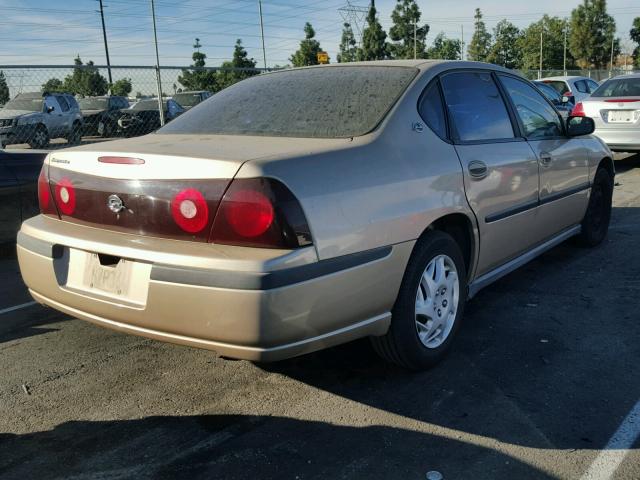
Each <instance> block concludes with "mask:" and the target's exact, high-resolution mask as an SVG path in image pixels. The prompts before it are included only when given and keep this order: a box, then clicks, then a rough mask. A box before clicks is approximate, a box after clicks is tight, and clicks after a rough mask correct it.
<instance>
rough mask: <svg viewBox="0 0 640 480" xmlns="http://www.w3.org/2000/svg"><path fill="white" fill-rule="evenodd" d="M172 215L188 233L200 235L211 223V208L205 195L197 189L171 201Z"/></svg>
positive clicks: (185, 191) (182, 193) (179, 194)
mask: <svg viewBox="0 0 640 480" xmlns="http://www.w3.org/2000/svg"><path fill="white" fill-rule="evenodd" d="M171 215H173V220H174V221H175V222H176V224H177V225H178V226H179V227H180V228H181V229H182V230H184V231H185V232H187V233H198V232H200V231H202V229H204V227H206V226H207V224H208V223H209V207H208V205H207V201H206V200H205V198H204V195H202V193H200V191H198V190H196V189H195V188H188V189H187V190H182V191H181V192H180V193H178V194H177V195H176V196H175V197H173V200H172V201H171Z"/></svg>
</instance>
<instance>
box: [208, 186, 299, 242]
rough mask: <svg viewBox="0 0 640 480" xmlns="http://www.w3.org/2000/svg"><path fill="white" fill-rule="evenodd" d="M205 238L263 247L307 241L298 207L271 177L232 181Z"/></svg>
mask: <svg viewBox="0 0 640 480" xmlns="http://www.w3.org/2000/svg"><path fill="white" fill-rule="evenodd" d="M209 241H211V242H213V243H222V244H227V245H242V246H249V247H263V248H265V247H266V248H297V247H302V246H305V245H310V244H311V234H310V231H309V225H308V223H307V219H306V218H305V216H304V212H303V211H302V207H301V206H300V203H299V202H298V200H297V199H296V198H295V197H294V196H293V194H292V193H291V192H290V191H289V189H288V188H287V187H285V186H284V185H283V184H282V183H280V182H278V181H277V180H274V179H269V178H248V179H244V178H242V179H236V180H233V182H232V183H231V185H230V186H229V188H228V190H227V192H226V193H225V195H224V197H223V198H222V201H221V202H220V207H219V208H218V212H217V213H216V218H215V220H214V222H213V228H212V230H211V236H210V238H209Z"/></svg>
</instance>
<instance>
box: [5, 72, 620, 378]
mask: <svg viewBox="0 0 640 480" xmlns="http://www.w3.org/2000/svg"><path fill="white" fill-rule="evenodd" d="M592 132H593V121H592V120H591V119H589V118H573V119H569V120H568V121H567V122H566V123H565V122H564V121H563V120H562V118H561V117H560V115H559V114H558V112H557V111H556V110H555V109H554V108H553V106H552V105H551V104H550V103H549V102H548V101H547V100H546V99H545V98H544V97H543V96H542V95H541V94H540V92H539V91H538V90H537V89H536V88H535V87H533V86H532V85H531V84H530V83H529V82H528V81H526V80H524V79H523V78H521V77H519V76H517V75H516V74H514V73H513V72H510V71H507V70H504V69H501V68H499V67H495V66H491V65H487V64H480V63H470V62H439V61H393V62H391V61H389V62H373V63H360V64H357V63H356V64H346V65H345V64H342V65H332V66H322V67H313V68H304V69H294V70H286V71H281V72H277V73H270V74H265V75H260V76H256V77H252V78H250V79H247V80H245V81H242V82H240V83H238V84H236V85H234V86H232V87H230V88H228V89H226V90H224V91H222V92H220V93H218V94H216V95H214V96H213V97H212V98H210V99H208V100H206V101H205V102H203V103H201V104H200V105H198V106H196V107H194V108H193V109H191V110H190V111H189V112H187V113H185V114H184V115H183V116H181V117H179V118H178V119H176V120H175V121H173V122H172V123H171V124H169V125H167V126H165V127H164V128H162V129H160V130H159V131H158V132H156V133H154V134H150V135H147V136H145V137H141V138H136V139H129V140H119V141H115V142H109V143H102V144H99V145H88V146H83V147H78V148H73V149H69V150H64V151H59V152H55V153H52V154H51V155H49V157H48V159H47V161H46V163H45V166H44V168H43V171H42V174H41V177H40V181H39V191H40V207H41V212H42V213H41V215H39V216H37V217H35V218H32V219H30V220H28V221H26V222H25V223H24V224H23V225H22V229H21V231H20V233H19V238H18V258H19V262H20V268H21V270H22V274H23V277H24V281H25V282H26V284H27V285H28V287H29V289H30V291H31V293H32V295H33V297H34V298H35V299H36V300H37V301H39V302H41V303H43V304H45V305H49V306H51V307H53V308H56V309H58V310H60V311H62V312H66V313H68V314H70V315H72V316H75V317H78V318H81V319H85V320H88V321H90V322H94V323H96V324H98V325H102V326H105V327H109V328H113V329H116V330H121V331H124V332H129V333H133V334H138V335H144V336H147V337H151V338H156V339H159V340H165V341H169V342H175V343H180V344H186V345H192V346H196V347H202V348H208V349H213V350H216V351H218V352H219V353H220V354H222V355H225V356H229V357H237V358H243V359H249V360H255V361H269V360H278V359H282V358H286V357H291V356H294V355H300V354H304V353H306V352H311V351H313V350H318V349H321V348H325V347H328V346H331V345H336V344H339V343H342V342H346V341H350V340H353V339H356V338H360V337H371V339H372V342H373V345H374V347H375V349H376V350H377V351H378V352H379V353H380V354H381V355H382V356H383V357H385V358H387V359H388V360H390V361H393V362H396V363H398V364H400V365H403V366H405V367H408V368H411V369H422V368H426V367H428V366H430V365H433V364H434V363H435V362H436V361H438V360H439V359H441V358H442V357H443V356H444V354H445V353H446V352H447V350H448V349H449V347H450V345H451V342H452V340H453V338H454V334H455V332H456V330H457V329H458V327H459V325H460V323H461V318H462V315H463V310H464V305H465V302H466V300H467V299H468V298H469V297H470V296H473V295H474V294H475V293H476V292H477V291H478V290H479V289H481V288H483V287H485V286H486V285H488V284H490V283H491V282H493V281H494V280H496V279H498V278H500V277H502V276H503V275H505V274H507V273H509V272H511V271H512V270H514V269H515V268H517V267H519V266H521V265H523V264H524V263H526V262H527V261H529V260H531V259H533V258H534V257H536V256H537V255H539V254H541V253H542V252H544V251H545V250H547V249H549V248H551V247H553V246H555V245H557V244H558V243H560V242H562V241H564V240H566V239H568V238H569V237H572V236H575V235H578V236H580V238H581V240H582V242H583V243H585V244H587V245H597V244H598V243H600V242H601V241H602V240H603V239H604V237H605V236H606V233H607V230H608V225H609V218H610V211H611V196H612V189H613V177H614V170H613V162H612V160H611V158H612V156H611V152H610V151H609V149H608V148H607V147H606V145H604V144H603V142H602V141H600V140H599V139H597V138H596V137H593V136H591V135H590V134H591V133H592Z"/></svg>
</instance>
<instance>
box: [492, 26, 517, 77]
mask: <svg viewBox="0 0 640 480" xmlns="http://www.w3.org/2000/svg"><path fill="white" fill-rule="evenodd" d="M519 39H520V30H519V29H518V27H516V26H515V25H514V24H513V23H511V22H509V21H508V20H500V21H499V22H498V24H497V25H496V27H495V28H494V29H493V45H491V50H489V55H488V56H487V62H489V63H495V64H496V65H502V66H503V67H506V68H519V67H520V66H521V64H522V52H521V50H520V42H519Z"/></svg>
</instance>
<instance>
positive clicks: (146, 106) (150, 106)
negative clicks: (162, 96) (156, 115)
mask: <svg viewBox="0 0 640 480" xmlns="http://www.w3.org/2000/svg"><path fill="white" fill-rule="evenodd" d="M162 105H163V108H164V110H166V109H167V101H166V100H165V101H163V102H162ZM130 110H138V111H143V110H158V99H157V98H152V99H149V100H140V101H139V102H138V103H136V104H135V105H133V106H132V107H130Z"/></svg>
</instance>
